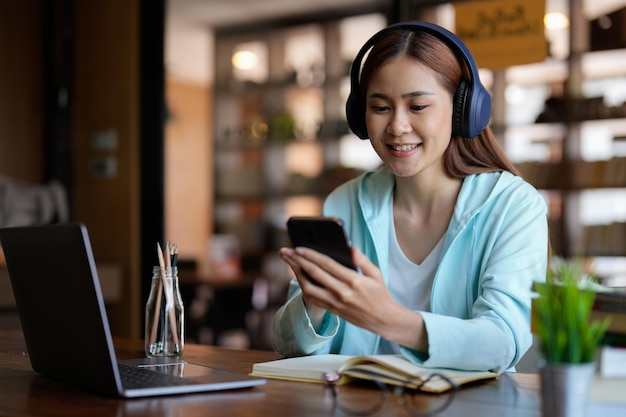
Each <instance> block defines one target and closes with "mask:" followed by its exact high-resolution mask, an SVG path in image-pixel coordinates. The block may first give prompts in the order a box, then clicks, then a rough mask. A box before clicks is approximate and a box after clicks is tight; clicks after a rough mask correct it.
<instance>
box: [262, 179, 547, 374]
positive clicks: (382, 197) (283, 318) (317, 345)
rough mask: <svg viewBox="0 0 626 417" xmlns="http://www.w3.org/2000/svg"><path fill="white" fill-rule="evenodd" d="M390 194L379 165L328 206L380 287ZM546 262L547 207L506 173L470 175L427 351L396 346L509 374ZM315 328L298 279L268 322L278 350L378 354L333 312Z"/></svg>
mask: <svg viewBox="0 0 626 417" xmlns="http://www.w3.org/2000/svg"><path fill="white" fill-rule="evenodd" d="M393 188H394V177H393V175H392V174H391V173H390V172H389V171H388V170H387V169H386V168H381V169H379V170H378V171H376V172H370V173H366V174H363V175H361V176H360V177H358V178H356V179H354V180H351V181H348V182H347V183H345V184H343V185H341V186H340V187H339V188H337V189H336V190H335V191H333V193H331V194H330V195H329V196H328V198H327V199H326V202H325V204H324V215H327V216H337V217H340V218H341V219H342V220H343V221H344V225H345V228H346V233H347V234H348V237H349V239H350V240H351V242H352V244H353V245H355V246H357V247H358V248H360V249H361V251H363V252H364V253H365V254H366V255H367V256H368V257H369V259H371V260H372V261H373V262H374V263H375V264H376V265H378V267H379V268H380V269H381V271H382V274H383V277H384V279H385V282H388V276H387V270H388V268H387V265H388V253H389V241H388V235H389V233H388V227H389V226H388V225H389V224H390V221H391V219H390V218H389V216H390V215H391V213H392V209H391V204H392V195H391V193H392V191H393ZM547 258H548V227H547V207H546V203H545V200H544V198H543V197H542V196H541V195H540V194H539V193H538V192H537V190H535V189H534V188H533V187H532V186H531V185H530V184H528V183H527V182H525V181H524V180H523V179H522V178H520V177H517V176H514V175H513V174H511V173H509V172H494V173H485V174H478V175H470V176H468V177H466V178H465V179H464V181H463V185H462V187H461V191H460V193H459V197H458V200H457V203H456V207H455V210H454V214H453V216H452V219H451V221H450V225H449V226H448V230H447V232H446V235H445V238H444V247H443V253H442V255H441V260H440V263H439V266H438V268H437V271H436V273H435V279H434V282H433V288H432V293H431V311H430V312H420V313H421V314H422V316H423V318H424V322H425V325H426V331H427V334H428V344H429V349H428V352H427V353H421V352H417V351H414V350H411V349H407V348H402V353H403V354H404V355H406V356H407V357H408V358H409V359H410V360H412V361H415V362H417V363H422V364H423V365H425V366H430V367H450V368H456V369H468V370H493V371H498V372H502V371H505V370H507V369H513V367H514V365H515V364H516V363H517V362H518V360H519V359H520V358H521V357H522V356H523V355H524V353H525V352H526V351H527V350H528V348H529V347H530V345H531V343H532V334H531V331H530V305H531V285H532V282H533V281H543V280H545V275H546V268H547ZM318 330H319V332H318V331H316V330H315V329H314V328H313V326H312V324H311V321H310V319H309V317H308V315H307V313H306V309H305V307H304V303H303V301H302V296H301V291H300V288H299V286H298V282H297V281H296V280H295V279H294V280H292V282H291V284H290V288H289V295H288V301H287V302H286V303H285V305H283V306H282V307H281V308H280V309H279V311H278V312H277V313H276V316H275V317H274V346H275V348H276V350H277V351H278V352H279V353H281V354H283V355H285V356H295V355H308V354H318V353H341V354H347V355H366V354H374V353H376V352H377V350H378V344H379V341H380V336H378V335H376V334H374V333H371V332H369V331H367V330H364V329H362V328H360V327H357V326H354V325H352V324H351V323H348V322H346V321H344V320H343V319H340V318H338V317H337V316H335V315H332V314H330V313H327V314H326V316H325V318H324V320H323V322H322V325H321V326H320V328H319V329H318Z"/></svg>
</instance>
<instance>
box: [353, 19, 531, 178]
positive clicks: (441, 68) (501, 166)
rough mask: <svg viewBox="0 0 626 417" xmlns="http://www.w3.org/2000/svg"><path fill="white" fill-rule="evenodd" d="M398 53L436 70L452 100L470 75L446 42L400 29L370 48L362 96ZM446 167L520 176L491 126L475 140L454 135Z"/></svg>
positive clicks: (458, 172) (462, 173) (453, 173)
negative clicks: (506, 172)
mask: <svg viewBox="0 0 626 417" xmlns="http://www.w3.org/2000/svg"><path fill="white" fill-rule="evenodd" d="M399 56H406V57H409V58H412V59H415V60H416V61H418V62H420V63H421V64H423V65H425V66H426V67H428V68H430V69H431V70H433V71H434V72H435V74H437V77H438V79H439V82H440V83H441V85H442V86H443V87H444V88H445V89H446V90H448V91H449V92H450V100H452V99H453V97H454V93H455V92H456V89H457V87H458V86H459V84H460V83H461V80H463V79H466V80H467V79H469V78H470V71H469V69H468V68H467V67H466V65H465V62H464V61H462V60H460V59H459V58H458V57H457V56H456V55H455V53H454V52H453V51H452V50H451V49H450V48H449V47H448V46H447V45H446V43H445V42H444V41H442V40H441V39H439V38H437V37H436V36H434V35H431V34H429V33H426V32H423V31H420V30H414V29H410V28H408V29H407V28H398V29H397V30H390V31H389V32H387V33H386V34H385V35H383V36H382V38H381V39H380V40H379V41H378V42H377V43H376V44H375V45H374V46H373V47H372V49H371V50H370V52H369V55H368V56H367V59H366V60H365V62H364V64H363V69H362V71H361V77H360V82H359V85H360V88H361V91H360V94H361V96H362V97H365V93H366V90H367V86H368V85H369V81H370V80H371V78H372V77H373V76H374V74H375V73H376V71H377V70H378V69H379V68H380V67H382V66H383V65H385V64H386V63H388V62H389V61H391V60H393V59H395V58H397V57H399ZM363 111H365V109H363ZM450 123H452V120H450ZM444 169H445V171H446V173H447V174H448V175H449V176H450V177H452V178H464V177H466V176H467V175H470V174H478V173H482V172H493V171H510V172H512V173H513V174H515V175H519V172H518V171H517V169H516V168H515V166H514V165H513V163H512V162H511V161H510V160H509V159H508V158H507V157H506V155H505V153H504V151H503V149H502V147H501V146H500V144H499V143H498V141H497V139H496V138H495V136H494V134H493V132H492V131H491V128H489V127H486V128H485V129H483V130H482V132H480V133H479V135H478V136H476V137H475V138H473V139H466V138H461V137H457V136H453V137H452V138H451V140H450V143H449V145H448V148H447V149H446V151H445V153H444Z"/></svg>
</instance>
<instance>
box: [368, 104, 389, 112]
mask: <svg viewBox="0 0 626 417" xmlns="http://www.w3.org/2000/svg"><path fill="white" fill-rule="evenodd" d="M372 110H374V111H375V112H377V113H382V112H385V111H387V110H389V106H372Z"/></svg>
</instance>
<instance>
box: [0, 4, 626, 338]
mask: <svg viewBox="0 0 626 417" xmlns="http://www.w3.org/2000/svg"><path fill="white" fill-rule="evenodd" d="M0 4H1V7H2V14H0V91H2V92H3V94H2V95H1V96H0V227H6V226H12V225H20V224H42V223H54V222H59V221H80V222H83V223H85V224H86V225H87V227H88V229H89V232H90V236H91V240H92V245H93V248H94V252H95V256H96V260H97V262H98V270H99V274H100V278H101V281H102V286H103V291H104V294H105V299H106V302H107V309H108V312H109V315H110V321H111V325H112V328H113V332H114V334H116V335H123V336H138V337H140V336H141V335H142V332H143V321H142V320H143V308H144V304H145V301H146V299H147V292H148V290H149V284H150V280H151V277H152V272H151V271H152V266H153V265H154V264H155V263H156V262H157V258H156V253H155V243H156V242H163V241H165V240H168V241H171V242H175V243H177V244H178V247H179V251H180V252H179V264H178V266H179V277H180V282H181V290H182V295H183V301H184V303H185V306H186V308H187V338H188V340H189V341H197V342H200V343H207V344H219V345H225V346H234V347H254V348H260V349H271V340H270V336H269V325H270V323H271V317H272V315H273V313H274V311H275V310H276V308H277V307H278V306H279V305H280V304H281V303H282V302H284V300H285V296H286V288H287V284H288V281H289V279H290V272H289V270H288V269H287V268H286V267H285V266H284V265H283V263H282V262H281V261H280V260H279V259H278V257H277V254H276V253H277V250H278V248H279V247H281V246H283V245H287V244H288V241H287V238H286V234H285V221H286V219H287V218H288V217H289V216H291V215H314V214H318V213H319V211H320V209H321V204H322V202H323V199H324V196H325V195H326V194H327V193H328V192H329V191H331V190H332V189H333V188H335V187H336V186H337V185H339V184H340V183H342V182H344V181H346V180H347V179H350V178H352V177H354V176H356V175H358V174H359V173H361V172H363V171H364V170H370V169H374V168H376V167H377V166H378V164H379V160H378V158H377V157H376V155H375V154H374V153H373V151H372V150H371V148H370V145H369V142H368V141H361V140H359V139H358V138H357V137H356V136H354V135H353V134H352V133H351V132H350V131H349V130H348V127H347V123H346V120H345V114H344V106H345V100H346V97H347V95H348V87H349V78H348V72H349V67H350V64H351V62H352V59H353V57H354V56H355V54H356V53H357V51H358V49H359V48H360V46H361V45H362V44H363V43H364V42H365V41H366V40H367V39H368V38H369V37H370V36H371V35H372V34H373V33H374V32H376V31H377V30H379V29H381V28H382V27H384V26H386V25H387V24H388V23H391V22H395V21H399V20H409V19H420V20H427V21H432V22H435V23H439V24H441V25H443V26H445V27H447V28H449V29H450V30H453V31H455V32H456V33H457V34H458V35H459V36H460V37H461V38H462V39H464V40H466V42H467V43H468V45H469V46H470V49H472V51H474V53H475V55H476V59H477V62H478V65H479V67H480V77H481V80H482V82H483V84H484V85H485V86H486V87H487V88H488V89H489V90H490V92H491V94H492V96H493V103H494V110H493V117H492V122H491V126H492V128H493V129H494V131H495V133H496V135H497V137H498V138H499V139H500V140H501V142H502V144H503V146H504V149H505V150H506V152H507V154H508V156H509V157H510V158H511V159H512V160H513V161H514V163H516V164H517V166H518V167H519V169H520V170H521V171H522V173H523V175H524V176H525V178H526V179H528V180H529V181H530V182H531V183H533V184H534V185H535V186H536V187H537V188H538V189H539V190H540V191H541V193H542V194H543V195H544V196H545V198H546V201H547V202H548V204H549V208H550V219H549V220H550V228H551V241H552V245H553V248H554V249H555V251H556V254H558V255H560V256H563V257H573V256H584V257H587V258H588V260H589V264H590V267H593V268H594V270H595V271H596V273H598V275H599V276H601V277H602V278H603V279H604V282H605V284H607V285H611V286H626V106H625V105H624V101H625V98H626V32H625V31H626V29H625V28H626V24H625V23H626V9H625V6H626V0H529V1H502V0H486V1H476V2H467V1H457V2H450V1H440V0H423V1H419V0H343V1H331V0H317V1H315V2H310V1H307V0H265V1H256V0H152V1H149V0H92V1H82V0H22V1H20V2H10V1H8V0H0ZM460 16H462V17H463V18H460ZM512 38H515V39H516V41H511V39H512ZM4 328H19V320H18V319H17V316H16V314H15V309H14V304H13V300H12V295H11V289H10V284H9V283H8V277H7V275H6V269H5V268H4V266H3V261H2V256H1V255H0V329H4Z"/></svg>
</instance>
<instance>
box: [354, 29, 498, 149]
mask: <svg viewBox="0 0 626 417" xmlns="http://www.w3.org/2000/svg"><path fill="white" fill-rule="evenodd" d="M399 28H404V29H410V30H413V31H421V32H426V33H428V34H430V35H433V36H435V37H436V38H438V39H439V40H441V41H443V42H444V43H445V44H446V45H447V46H448V47H449V48H450V49H451V50H452V52H454V54H455V55H456V56H457V58H460V59H461V60H463V61H464V62H465V64H466V65H467V67H468V68H469V70H470V78H471V79H470V80H463V81H462V82H461V84H460V85H459V86H458V88H457V90H456V92H455V95H454V103H453V105H454V106H453V107H454V114H453V117H452V134H453V135H455V136H461V137H465V138H474V137H476V136H478V134H479V133H480V132H481V131H482V130H483V129H484V128H485V127H487V125H488V124H489V119H490V117H491V96H490V95H489V93H488V92H487V90H486V89H485V87H484V86H483V85H482V84H481V82H480V77H479V74H478V66H477V65H476V61H475V60H474V58H473V56H472V54H471V52H470V51H469V49H468V48H467V46H466V45H465V44H464V43H463V41H461V39H459V38H458V37H457V36H456V35H455V34H453V33H452V32H450V31H449V30H447V29H445V28H443V27H441V26H438V25H435V24H433V23H429V22H421V21H408V22H398V23H393V24H391V25H389V26H387V27H385V28H383V29H381V30H380V31H379V32H377V33H375V34H374V35H373V36H372V37H371V38H370V39H369V40H368V41H367V42H365V44H364V45H363V46H362V47H361V49H360V50H359V52H358V54H357V55H356V57H355V59H354V61H353V62H352V68H351V70H350V95H349V96H348V101H347V102H346V116H347V118H348V125H349V126H350V129H351V130H352V131H353V132H354V133H355V134H356V135H357V136H358V137H360V138H361V139H367V138H368V134H367V127H366V126H365V103H364V102H363V98H362V97H360V95H361V92H360V73H361V64H362V61H363V58H364V57H365V55H366V54H367V52H368V51H369V50H370V49H371V48H372V47H373V46H374V45H375V44H376V43H377V42H378V41H379V40H380V38H382V37H383V35H385V34H386V33H388V32H390V31H392V30H396V29H399Z"/></svg>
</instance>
